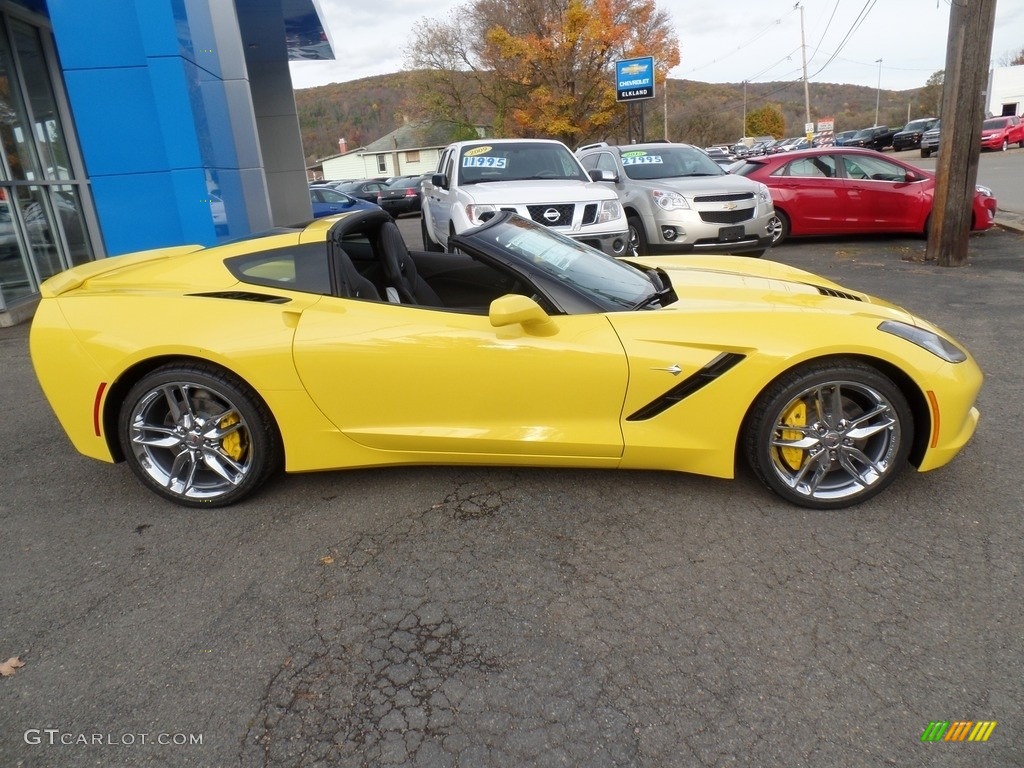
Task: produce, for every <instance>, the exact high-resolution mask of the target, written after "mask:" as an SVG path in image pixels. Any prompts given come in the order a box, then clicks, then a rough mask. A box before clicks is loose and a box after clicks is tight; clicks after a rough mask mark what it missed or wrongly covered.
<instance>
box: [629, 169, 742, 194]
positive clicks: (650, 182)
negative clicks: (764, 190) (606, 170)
mask: <svg viewBox="0 0 1024 768" xmlns="http://www.w3.org/2000/svg"><path fill="white" fill-rule="evenodd" d="M628 183H629V184H630V185H631V186H633V187H635V188H639V189H667V190H671V191H673V192H679V193H680V194H682V195H684V196H686V197H690V198H692V197H699V196H703V195H721V194H741V193H742V194H752V195H757V190H758V183H757V182H756V181H752V180H750V179H748V178H746V177H745V176H733V175H732V174H725V175H724V176H673V177H670V178H666V179H643V180H642V181H634V180H630V181H629V182H628Z"/></svg>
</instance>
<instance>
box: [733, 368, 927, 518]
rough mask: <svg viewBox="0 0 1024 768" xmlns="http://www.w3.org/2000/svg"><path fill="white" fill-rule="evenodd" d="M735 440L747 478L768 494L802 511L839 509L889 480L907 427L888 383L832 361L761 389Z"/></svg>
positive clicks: (909, 432)
mask: <svg viewBox="0 0 1024 768" xmlns="http://www.w3.org/2000/svg"><path fill="white" fill-rule="evenodd" d="M787 433H788V434H787ZM742 440H743V449H744V453H745V454H746V458H747V461H748V463H749V464H750V466H751V468H752V469H753V471H754V473H755V474H756V475H757V476H758V478H760V480H761V482H763V483H764V484H765V485H766V486H768V488H770V489H771V490H772V491H774V492H775V493H776V494H778V495H779V496H781V497H782V498H784V499H786V500H787V501H790V502H792V503H793V504H797V505H799V506H802V507H808V508H810V509H840V508H842V507H848V506H851V505H853V504H859V503H860V502H862V501H865V500H867V499H869V498H871V497H872V496H874V495H876V494H878V493H881V492H882V491H883V490H884V489H885V488H886V487H888V485H889V484H890V483H892V482H893V480H895V479H896V477H897V475H899V473H900V471H901V470H902V469H903V467H904V466H906V463H907V456H908V455H909V453H910V447H911V444H912V443H913V441H914V424H913V417H912V416H911V411H910V406H909V405H908V404H907V400H906V398H905V397H904V396H903V393H902V392H901V391H900V389H899V387H897V386H896V385H895V384H894V383H893V382H892V381H891V380H890V379H889V378H887V377H886V376H884V375H882V374H881V373H880V372H879V371H878V370H876V369H875V368H872V367H871V366H869V365H867V364H865V363H862V362H860V361H857V360H850V359H835V360H827V361H817V362H812V363H807V364H805V365H802V366H798V367H797V368H794V369H793V370H791V371H789V372H787V373H785V374H783V375H782V376H780V377H779V378H778V379H776V380H775V381H774V382H773V383H772V384H771V385H769V386H768V388H767V389H766V390H765V391H764V392H763V393H761V395H760V396H759V397H758V399H757V401H756V402H755V403H754V406H753V408H752V409H751V412H750V413H749V414H748V417H747V422H746V425H745V427H744V433H743V437H742ZM798 442H799V443H801V445H800V446H797V443H798Z"/></svg>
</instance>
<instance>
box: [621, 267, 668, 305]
mask: <svg viewBox="0 0 1024 768" xmlns="http://www.w3.org/2000/svg"><path fill="white" fill-rule="evenodd" d="M645 274H646V275H647V279H648V280H650V281H651V285H652V286H653V287H654V291H653V292H652V293H649V294H648V295H647V296H645V297H644V298H642V299H641V300H640V301H638V302H637V303H636V304H634V305H633V306H632V307H630V311H636V310H638V309H644V308H645V307H649V306H651V305H652V304H654V303H656V302H657V303H659V304H661V305H662V306H663V307H664V306H666V305H665V303H664V302H663V301H662V299H667V298H669V297H670V296H672V295H673V294H674V291H673V290H672V286H671V285H670V284H669V282H668V276H667V275H665V273H664V272H662V271H661V270H660V269H652V270H650V271H646V272H645Z"/></svg>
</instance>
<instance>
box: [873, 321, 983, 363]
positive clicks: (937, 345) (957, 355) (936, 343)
mask: <svg viewBox="0 0 1024 768" xmlns="http://www.w3.org/2000/svg"><path fill="white" fill-rule="evenodd" d="M878 330H880V331H884V332H885V333H891V334H892V335H893V336H899V337H900V338H901V339H906V340H907V341H909V342H910V343H911V344H917V346H919V347H921V348H922V349H927V350H928V351H929V352H931V353H932V354H933V355H935V356H936V357H941V358H942V359H943V360H945V361H946V362H947V363H962V362H963V361H964V360H966V359H967V355H966V354H965V353H964V351H963V350H962V349H960V347H958V346H956V345H955V344H954V343H953V342H951V341H949V340H948V339H944V338H942V337H941V336H939V334H937V333H933V332H932V331H929V330H926V329H924V328H918V327H917V326H916V325H907V324H906V323H899V322H896V321H895V320H884V321H883V322H882V323H880V324H879V326H878Z"/></svg>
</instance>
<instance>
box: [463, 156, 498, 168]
mask: <svg viewBox="0 0 1024 768" xmlns="http://www.w3.org/2000/svg"><path fill="white" fill-rule="evenodd" d="M507 164H508V158H507V157H493V156H491V157H485V156H482V155H478V156H476V157H463V158H462V167H463V168H504V167H505V166H506V165H507Z"/></svg>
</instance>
